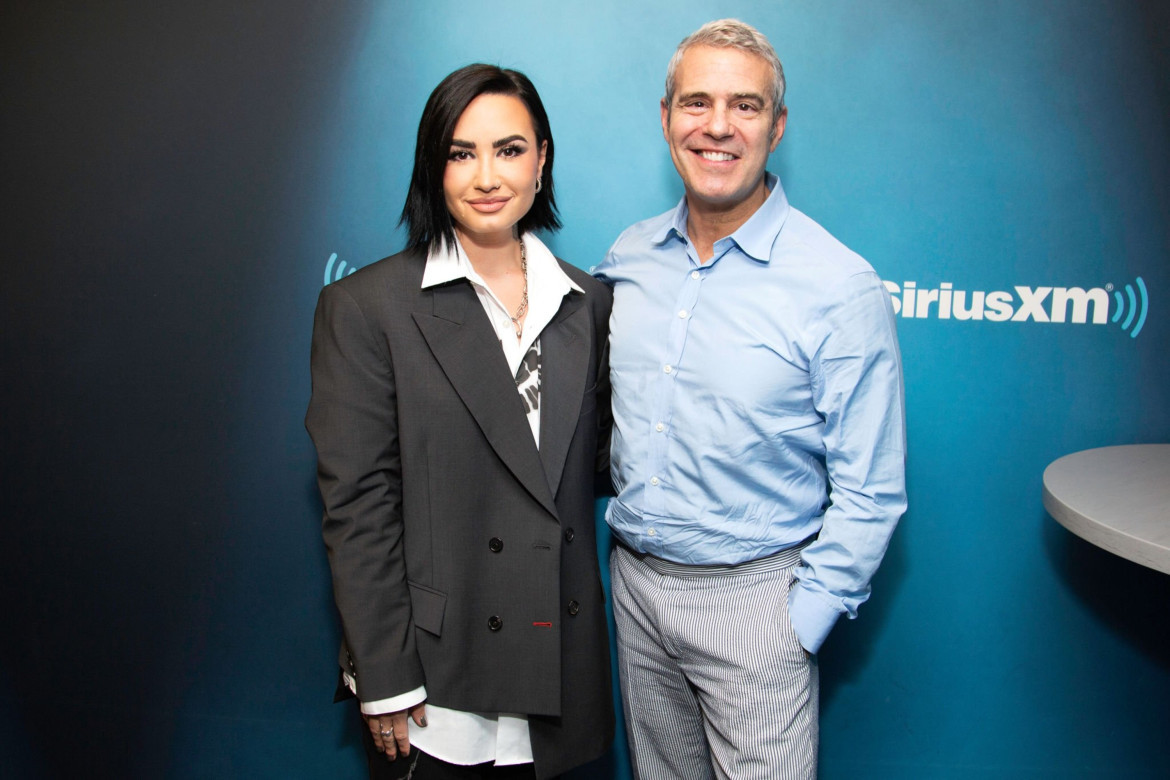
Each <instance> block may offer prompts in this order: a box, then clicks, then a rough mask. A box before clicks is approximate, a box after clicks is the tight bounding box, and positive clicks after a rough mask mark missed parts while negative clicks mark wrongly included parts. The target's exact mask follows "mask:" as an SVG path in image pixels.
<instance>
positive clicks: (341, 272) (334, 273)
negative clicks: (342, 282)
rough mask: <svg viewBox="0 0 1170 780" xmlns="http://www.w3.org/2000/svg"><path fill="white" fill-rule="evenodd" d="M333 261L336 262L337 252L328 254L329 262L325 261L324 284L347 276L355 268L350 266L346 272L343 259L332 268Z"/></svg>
mask: <svg viewBox="0 0 1170 780" xmlns="http://www.w3.org/2000/svg"><path fill="white" fill-rule="evenodd" d="M334 263H337V253H336V252H334V253H333V254H331V255H329V262H327V263H325V284H329V283H330V282H336V281H337V280H338V279H340V278H341V277H343V276H349V275H350V274H352V273H353V272H354V271H356V270H357V269H356V268H351V269H349V271H348V272H347V271H346V270H345V261H344V260H342V261H341V262H340V263H337V269H336V270H334V268H333V264H334Z"/></svg>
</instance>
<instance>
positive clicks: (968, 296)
mask: <svg viewBox="0 0 1170 780" xmlns="http://www.w3.org/2000/svg"><path fill="white" fill-rule="evenodd" d="M884 284H885V286H886V289H887V290H889V292H890V301H891V303H893V305H894V314H900V315H901V316H902V317H904V318H907V319H919V320H922V319H939V320H949V319H956V320H989V321H991V322H1009V321H1010V322H1028V321H1029V320H1031V321H1032V322H1057V323H1061V322H1067V323H1072V324H1078V325H1083V324H1086V323H1092V324H1093V325H1104V324H1105V323H1106V322H1114V323H1116V322H1120V323H1121V329H1122V330H1123V331H1126V332H1127V333H1129V335H1130V338H1137V335H1138V334H1139V333H1141V330H1142V326H1144V325H1145V324H1146V314H1147V313H1148V311H1149V293H1148V292H1147V290H1146V283H1145V282H1144V281H1143V280H1142V278H1141V277H1140V276H1139V277H1137V279H1136V280H1135V282H1134V284H1132V285H1131V284H1126V285H1125V295H1122V293H1121V290H1116V289H1114V287H1113V285H1112V284H1107V285H1105V286H1104V287H1091V288H1089V289H1088V290H1086V289H1084V288H1081V287H1023V286H1016V287H1013V288H1012V292H1008V291H1006V290H995V291H993V292H985V291H983V290H973V291H968V290H956V289H954V285H953V284H952V283H951V282H943V283H941V284H940V285H939V286H938V288H937V289H926V288H920V287H919V286H918V283H917V282H903V283H902V285H901V286H898V284H897V283H895V282H884ZM1135 285H1136V288H1135ZM1111 304H1112V308H1113V313H1112V316H1110V313H1109V309H1110V305H1111ZM1123 319H1124V321H1122V320H1123Z"/></svg>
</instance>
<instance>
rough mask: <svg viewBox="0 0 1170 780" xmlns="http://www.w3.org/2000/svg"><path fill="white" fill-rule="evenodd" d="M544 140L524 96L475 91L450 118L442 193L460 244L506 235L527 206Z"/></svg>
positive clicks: (482, 242) (491, 241)
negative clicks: (452, 128) (458, 113)
mask: <svg viewBox="0 0 1170 780" xmlns="http://www.w3.org/2000/svg"><path fill="white" fill-rule="evenodd" d="M547 147H548V144H547V143H542V144H541V145H540V146H539V147H537V145H536V130H535V129H534V128H533V126H532V117H531V116H529V114H528V108H527V107H526V106H525V105H524V103H523V101H521V100H520V98H518V97H513V96H512V95H480V96H479V97H477V98H476V99H475V100H473V101H471V102H470V103H469V104H468V105H467V108H466V109H465V110H464V111H463V115H462V116H460V117H459V121H458V122H457V123H456V124H455V133H454V136H453V137H452V139H451V148H450V150H449V151H448V156H447V169H446V172H445V173H444V174H443V194H444V196H445V198H446V201H447V210H448V211H450V212H451V218H452V219H453V220H454V222H455V232H456V233H457V234H458V235H459V239H460V241H462V242H463V243H464V244H466V243H468V242H471V243H473V244H480V245H485V246H487V245H492V244H499V243H502V242H504V241H511V240H512V238H513V232H512V228H513V227H514V226H515V225H516V223H517V222H519V221H520V218H521V217H523V216H524V215H525V214H527V213H528V209H530V208H532V201H533V200H534V199H535V197H536V179H537V176H539V175H540V172H541V170H542V169H543V167H544V154H545V150H546V149H547Z"/></svg>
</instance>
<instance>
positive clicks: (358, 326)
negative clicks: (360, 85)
mask: <svg viewBox="0 0 1170 780" xmlns="http://www.w3.org/2000/svg"><path fill="white" fill-rule="evenodd" d="M424 266H425V255H424V254H422V253H418V252H404V253H401V254H398V255H395V256H393V257H389V258H386V259H384V260H382V261H380V262H378V263H375V264H373V265H371V266H368V267H366V268H363V269H361V270H359V271H358V272H356V273H354V274H351V275H350V276H347V277H345V278H344V279H341V280H339V281H336V282H334V283H332V284H330V285H328V286H327V287H325V288H324V289H323V290H322V291H321V296H320V299H319V301H318V304H317V313H316V318H315V321H314V324H313V346H312V377H313V392H312V399H311V401H310V403H309V411H308V415H307V417H306V421H305V424H306V427H307V428H308V430H309V434H310V435H311V436H312V439H313V443H314V444H315V445H316V448H317V458H318V483H319V485H320V489H321V496H322V499H323V501H324V506H325V512H324V520H323V529H324V537H325V544H326V547H327V549H328V553H329V563H330V567H331V568H332V572H333V591H334V596H335V598H336V601H337V607H338V610H339V611H340V614H341V623H342V631H343V635H344V641H343V646H342V649H341V664H342V666H343V668H345V669H346V670H348V671H349V672H350V673H351V674H352V675H353V676H354V678H355V679H356V681H357V689H358V696H359V697H360V698H361V699H362V700H365V701H375V700H378V699H384V698H389V697H391V696H395V695H398V694H401V693H406V692H408V691H411V690H413V689H415V688H417V687H419V686H420V685H424V684H425V685H426V689H427V696H428V699H427V701H428V703H430V704H434V705H438V706H442V707H449V708H453V709H458V710H466V711H474V712H512V713H524V714H527V715H528V716H529V722H530V730H531V735H532V750H533V756H534V759H535V766H536V771H537V775H538V776H539V777H546V776H549V775H555V774H559V773H561V772H564V771H566V770H567V769H569V768H572V767H573V766H576V765H579V764H582V763H585V762H587V761H589V760H591V759H593V758H595V757H597V756H599V755H600V754H602V753H603V752H604V751H605V750H606V749H607V747H608V745H609V743H610V741H611V739H612V736H613V708H612V696H611V688H610V669H609V641H608V637H607V633H606V620H605V604H604V595H603V592H602V586H601V580H600V576H599V570H598V564H597V552H596V540H595V537H594V522H595V520H594V491H595V479H596V477H597V475H598V473H599V471H600V472H602V473H604V472H606V471H607V470H608V465H607V464H608V458H607V456H606V449H607V446H608V421H609V373H608V367H607V332H608V331H607V329H608V323H609V310H610V305H611V300H612V299H611V294H610V291H609V289H608V288H607V287H606V286H605V285H603V284H601V283H600V282H598V281H596V280H595V279H593V278H592V277H590V276H589V275H588V274H586V273H584V272H582V271H580V270H579V269H577V268H574V267H573V266H571V265H568V264H567V263H564V262H561V267H562V268H563V269H564V271H565V273H566V274H568V276H569V277H570V278H571V279H573V281H575V282H576V283H577V285H578V286H580V287H581V289H583V290H584V291H585V293H584V294H582V293H579V292H576V291H573V292H571V293H569V294H568V295H567V296H566V297H565V299H564V300H563V302H562V304H561V307H560V310H559V311H558V312H557V314H556V316H555V317H554V318H553V320H552V321H551V322H550V323H549V324H548V326H547V327H546V328H545V329H544V331H542V333H541V336H540V338H541V396H540V415H541V417H540V448H539V450H538V449H537V447H536V445H535V442H534V441H533V438H532V432H531V429H530V428H529V425H528V422H527V419H526V417H525V411H524V407H523V403H522V401H521V398H520V396H519V394H518V393H517V391H516V384H515V380H514V378H513V377H512V375H511V372H510V371H509V369H508V366H507V362H506V360H505V358H504V355H503V351H502V350H501V349H500V344H499V341H498V340H497V337H496V334H495V331H494V330H493V329H492V326H491V324H490V323H489V321H488V318H487V315H486V314H485V313H484V311H483V307H482V305H481V304H480V302H479V300H478V298H477V297H476V294H475V291H474V290H473V289H472V287H471V285H470V283H469V282H467V281H466V280H459V281H457V282H453V283H450V284H446V285H442V286H439V287H433V288H428V289H426V290H423V289H421V288H420V285H421V283H422V275H423V268H424ZM412 728H414V726H412Z"/></svg>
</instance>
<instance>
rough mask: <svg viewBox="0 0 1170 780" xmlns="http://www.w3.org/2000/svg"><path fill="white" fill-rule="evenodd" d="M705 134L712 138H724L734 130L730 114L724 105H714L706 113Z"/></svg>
mask: <svg viewBox="0 0 1170 780" xmlns="http://www.w3.org/2000/svg"><path fill="white" fill-rule="evenodd" d="M705 130H706V131H707V134H708V135H710V136H711V137H713V138H726V137H727V136H729V135H731V134H732V133H733V132H734V128H733V127H732V125H731V114H730V112H729V111H728V109H727V108H726V107H721V106H715V107H713V108H712V109H711V113H710V114H708V115H707V126H706V128H705Z"/></svg>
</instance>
